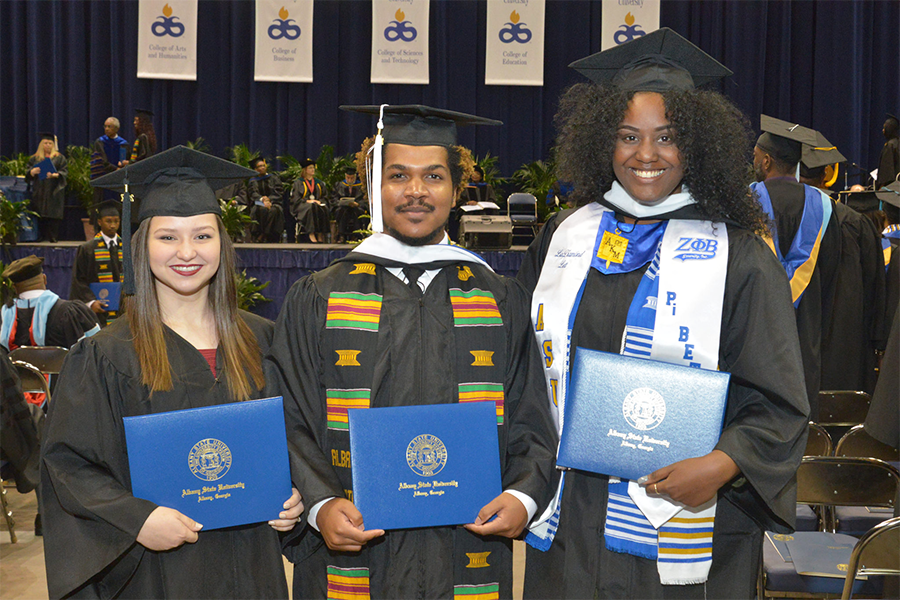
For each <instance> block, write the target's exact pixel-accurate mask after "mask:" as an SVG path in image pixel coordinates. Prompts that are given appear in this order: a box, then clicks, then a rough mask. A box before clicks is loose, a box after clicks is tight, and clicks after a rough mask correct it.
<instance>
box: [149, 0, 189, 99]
mask: <svg viewBox="0 0 900 600" xmlns="http://www.w3.org/2000/svg"><path fill="white" fill-rule="evenodd" d="M137 76H138V77H143V78H146V79H188V80H191V81H196V79H197V0H141V1H140V3H139V5H138V59H137Z"/></svg>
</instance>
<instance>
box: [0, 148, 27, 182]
mask: <svg viewBox="0 0 900 600" xmlns="http://www.w3.org/2000/svg"><path fill="white" fill-rule="evenodd" d="M29 158H31V155H30V154H25V153H24V152H19V154H17V155H16V156H12V157H10V158H6V157H5V156H3V157H0V175H2V176H6V177H24V176H25V171H26V170H27V168H28V167H27V165H28V159H29Z"/></svg>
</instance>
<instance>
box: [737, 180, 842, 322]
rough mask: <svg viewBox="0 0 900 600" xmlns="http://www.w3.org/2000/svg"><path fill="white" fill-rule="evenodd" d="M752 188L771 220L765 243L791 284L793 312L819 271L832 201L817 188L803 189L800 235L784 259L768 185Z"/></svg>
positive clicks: (797, 235)
mask: <svg viewBox="0 0 900 600" xmlns="http://www.w3.org/2000/svg"><path fill="white" fill-rule="evenodd" d="M750 188H751V189H752V190H754V191H755V192H756V193H757V194H758V195H759V203H760V204H762V207H763V210H764V211H765V212H766V214H767V215H769V219H771V220H772V225H771V228H770V229H771V232H772V237H764V238H763V239H764V240H765V241H766V244H768V245H769V248H770V249H771V250H772V252H774V253H775V256H777V257H778V260H779V261H780V262H781V266H783V267H784V270H785V271H786V272H787V276H788V279H790V282H791V299H792V300H793V302H794V308H797V306H799V305H800V300H801V299H802V298H803V292H805V291H806V287H807V286H808V285H809V282H810V280H811V279H812V276H813V272H814V271H815V269H816V261H817V260H818V259H819V247H820V245H821V243H822V237H823V236H824V235H825V230H826V229H827V228H828V221H829V220H831V210H832V209H831V198H829V197H828V194H826V193H825V192H823V191H821V190H819V189H818V188H814V187H812V186H809V185H804V186H803V189H804V193H805V194H806V198H805V201H804V203H803V216H802V217H801V219H800V227H799V228H798V229H797V234H796V235H795V236H794V239H793V241H792V242H791V247H790V249H789V250H788V253H787V255H784V256H783V255H782V254H781V247H780V246H779V245H778V231H777V229H776V228H775V209H774V208H773V206H772V199H771V198H770V197H769V190H768V189H767V188H766V184H765V182H761V183H753V184H751V185H750Z"/></svg>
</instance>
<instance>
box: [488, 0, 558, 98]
mask: <svg viewBox="0 0 900 600" xmlns="http://www.w3.org/2000/svg"><path fill="white" fill-rule="evenodd" d="M486 48H487V49H486V51H485V60H484V83H485V84H486V85H544V0H488V3H487V45H486Z"/></svg>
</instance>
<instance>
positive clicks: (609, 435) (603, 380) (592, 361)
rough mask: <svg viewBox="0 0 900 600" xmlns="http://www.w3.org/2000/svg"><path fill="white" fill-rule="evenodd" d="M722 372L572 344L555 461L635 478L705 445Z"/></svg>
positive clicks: (716, 426)
mask: <svg viewBox="0 0 900 600" xmlns="http://www.w3.org/2000/svg"><path fill="white" fill-rule="evenodd" d="M730 378H731V375H730V374H729V373H722V372H719V371H707V370H703V369H695V368H691V367H684V366H681V365H672V364H669V363H663V362H659V361H655V360H647V359H642V358H631V357H627V356H621V355H619V354H611V353H608V352H600V351H597V350H588V349H585V348H578V349H577V350H576V352H575V360H574V362H573V365H572V376H571V379H570V383H569V391H568V394H567V397H566V406H565V415H564V420H563V431H562V435H561V436H560V442H559V455H558V457H557V465H559V466H561V467H571V468H573V469H580V470H583V471H591V472H594V473H603V474H605V475H614V476H616V477H623V478H628V479H638V478H639V477H641V476H642V475H649V474H650V473H652V472H653V471H655V470H656V469H659V468H661V467H665V466H667V465H670V464H672V463H674V462H678V461H679V460H684V459H686V458H693V457H697V456H703V455H705V454H708V453H709V452H711V451H712V450H713V449H714V448H715V446H716V443H717V442H718V441H719V435H720V434H721V433H722V422H723V420H724V415H725V403H726V400H727V397H728V382H729V379H730Z"/></svg>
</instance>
